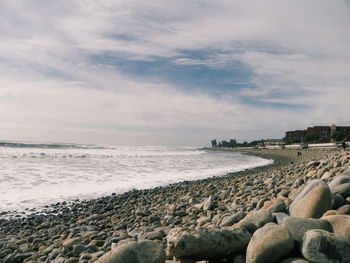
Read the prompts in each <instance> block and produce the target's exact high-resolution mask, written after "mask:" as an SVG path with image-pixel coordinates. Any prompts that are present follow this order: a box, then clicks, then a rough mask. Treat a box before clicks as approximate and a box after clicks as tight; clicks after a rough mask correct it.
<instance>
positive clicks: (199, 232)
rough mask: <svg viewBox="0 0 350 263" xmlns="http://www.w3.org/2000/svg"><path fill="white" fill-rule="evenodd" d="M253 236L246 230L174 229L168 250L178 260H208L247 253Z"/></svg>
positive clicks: (170, 232)
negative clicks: (246, 250)
mask: <svg viewBox="0 0 350 263" xmlns="http://www.w3.org/2000/svg"><path fill="white" fill-rule="evenodd" d="M250 238H251V234H250V233H249V232H248V231H247V230H246V229H245V228H234V229H217V228H215V229H205V228H199V229H187V228H174V229H172V230H170V231H169V233H168V236H167V241H168V242H167V250H168V253H169V255H170V256H175V257H176V258H179V259H182V258H193V259H196V260H207V259H217V258H224V257H226V256H228V255H235V254H238V253H242V252H244V251H245V249H246V247H247V245H248V243H249V240H250Z"/></svg>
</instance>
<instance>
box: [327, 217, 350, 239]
mask: <svg viewBox="0 0 350 263" xmlns="http://www.w3.org/2000/svg"><path fill="white" fill-rule="evenodd" d="M322 219H324V220H327V221H328V222H329V223H330V224H331V225H332V228H333V232H334V233H335V234H337V235H340V236H344V237H346V238H348V239H350V215H329V216H324V217H322Z"/></svg>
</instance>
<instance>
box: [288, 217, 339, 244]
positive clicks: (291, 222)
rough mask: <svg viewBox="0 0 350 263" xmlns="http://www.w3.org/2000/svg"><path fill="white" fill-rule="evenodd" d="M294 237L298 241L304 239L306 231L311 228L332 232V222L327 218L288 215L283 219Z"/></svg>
mask: <svg viewBox="0 0 350 263" xmlns="http://www.w3.org/2000/svg"><path fill="white" fill-rule="evenodd" d="M283 225H285V226H286V227H287V229H288V231H289V233H290V234H291V236H292V238H293V239H294V240H296V241H298V242H301V241H303V237H304V235H305V233H306V232H307V231H309V230H311V229H323V230H326V231H330V232H332V226H331V224H330V223H329V222H328V221H326V220H321V219H313V218H297V217H291V216H290V217H287V218H285V219H284V220H283Z"/></svg>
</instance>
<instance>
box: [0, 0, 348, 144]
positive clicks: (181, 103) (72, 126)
mask: <svg viewBox="0 0 350 263" xmlns="http://www.w3.org/2000/svg"><path fill="white" fill-rule="evenodd" d="M349 24H350V11H349V4H348V2H346V1H332V2H330V1H326V0H317V1H316V0H311V1H307V2H305V1H301V0H297V1H277V0H272V1H269V2H268V3H267V2H266V1H261V0H252V1H249V2H246V1H245V2H242V1H238V0H237V1H228V0H219V1H215V2H212V1H209V0H208V1H173V2H167V3H165V2H164V1H159V0H150V1H147V2H145V1H140V0H129V1H124V0H100V1H97V0H94V1H92V0H84V1H69V2H67V1H63V0H61V1H55V2H54V3H53V2H48V1H42V0H35V1H30V2H27V1H20V0H14V1H7V2H4V3H1V4H0V33H1V34H0V35H1V36H0V102H1V103H0V110H1V111H0V112H1V113H0V117H1V120H2V121H1V123H0V126H1V127H2V137H3V138H8V139H20V140H53V141H76V142H87V143H89V142H96V143H116V144H185V145H203V144H206V143H207V142H209V139H210V138H214V137H216V138H219V139H223V138H229V137H236V138H238V139H240V140H250V139H257V138H261V137H282V136H283V132H284V131H285V130H287V129H293V128H304V126H307V125H310V124H329V123H331V122H337V123H339V124H348V123H346V122H347V121H348V119H347V117H346V112H348V111H349V106H348V105H349V104H348V103H347V97H348V96H349V95H350V94H349V93H350V91H349V89H348V84H349V83H350V77H349V74H348V72H349V70H350V53H349V52H348V47H349V45H350V35H349V34H348V33H347V32H348V29H347V25H349Z"/></svg>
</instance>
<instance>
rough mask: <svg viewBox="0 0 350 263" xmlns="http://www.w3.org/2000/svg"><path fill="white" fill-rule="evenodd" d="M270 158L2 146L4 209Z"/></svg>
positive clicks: (0, 203) (0, 201)
mask: <svg viewBox="0 0 350 263" xmlns="http://www.w3.org/2000/svg"><path fill="white" fill-rule="evenodd" d="M271 162H272V160H266V159H262V158H259V157H254V156H246V155H241V154H239V153H225V152H206V151H202V150H196V149H193V148H169V147H115V148H106V149H42V148H8V147H0V211H9V210H17V211H18V210H24V209H25V208H40V207H42V206H44V205H47V204H50V203H54V202H58V201H63V200H67V201H69V200H75V199H77V198H79V199H89V198H95V197H99V196H103V195H107V194H111V193H113V192H115V193H122V192H125V191H128V190H131V189H145V188H152V187H155V186H163V185H167V184H170V183H176V182H180V181H184V180H195V179H203V178H207V177H211V176H216V175H223V174H226V173H228V172H234V171H240V170H244V169H248V168H252V167H256V166H261V165H266V164H269V163H271Z"/></svg>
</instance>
